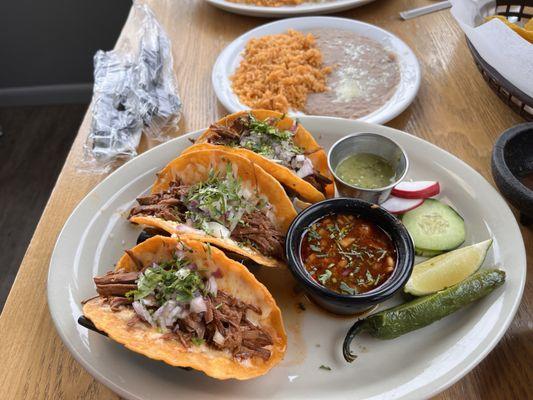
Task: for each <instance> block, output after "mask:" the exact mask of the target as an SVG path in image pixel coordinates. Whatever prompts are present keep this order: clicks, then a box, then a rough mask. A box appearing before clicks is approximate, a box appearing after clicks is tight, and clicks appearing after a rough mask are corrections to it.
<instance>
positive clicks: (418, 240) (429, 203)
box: [402, 199, 466, 251]
mask: <svg viewBox="0 0 533 400" xmlns="http://www.w3.org/2000/svg"><path fill="white" fill-rule="evenodd" d="M402 222H403V224H404V225H405V227H406V228H407V230H408V231H409V233H410V234H411V237H412V238H413V242H414V243H415V247H416V248H418V249H425V250H433V251H446V250H453V249H455V248H457V247H459V246H460V245H461V243H463V242H464V241H465V236H466V228H465V222H464V220H463V218H461V216H460V215H459V214H457V212H456V211H455V210H454V209H453V208H451V207H450V206H448V205H446V204H443V203H441V202H440V201H438V200H435V199H427V200H425V201H424V204H422V205H421V206H420V207H417V208H415V209H414V210H411V211H408V212H406V213H405V214H404V216H403V218H402Z"/></svg>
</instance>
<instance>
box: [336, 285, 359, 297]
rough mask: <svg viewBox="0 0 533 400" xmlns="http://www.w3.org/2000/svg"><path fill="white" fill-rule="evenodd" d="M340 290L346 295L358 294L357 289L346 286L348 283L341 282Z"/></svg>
mask: <svg viewBox="0 0 533 400" xmlns="http://www.w3.org/2000/svg"><path fill="white" fill-rule="evenodd" d="M339 288H340V289H341V290H342V291H343V292H344V293H346V294H349V295H352V296H353V295H354V294H357V289H354V288H353V287H350V286H348V285H347V284H346V282H341V283H340V285H339Z"/></svg>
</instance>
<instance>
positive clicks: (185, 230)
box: [176, 224, 204, 235]
mask: <svg viewBox="0 0 533 400" xmlns="http://www.w3.org/2000/svg"><path fill="white" fill-rule="evenodd" d="M176 233H195V234H200V235H202V234H204V233H203V232H202V231H200V230H198V229H195V228H192V227H190V226H188V225H185V224H180V225H176Z"/></svg>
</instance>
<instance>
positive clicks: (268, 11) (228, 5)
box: [207, 0, 374, 18]
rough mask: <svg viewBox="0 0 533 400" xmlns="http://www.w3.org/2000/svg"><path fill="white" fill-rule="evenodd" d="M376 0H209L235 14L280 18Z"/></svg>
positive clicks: (318, 12)
mask: <svg viewBox="0 0 533 400" xmlns="http://www.w3.org/2000/svg"><path fill="white" fill-rule="evenodd" d="M372 1H374V0H333V1H319V2H306V3H303V4H300V5H297V6H282V7H259V6H254V5H252V4H240V3H233V2H231V1H227V0H207V2H208V3H210V4H212V5H214V6H215V7H218V8H221V9H222V10H226V11H229V12H232V13H235V14H243V15H251V16H252V17H267V18H280V17H291V16H296V15H310V14H329V13H334V12H340V11H344V10H348V9H350V8H355V7H359V6H362V5H364V4H368V3H371V2H372Z"/></svg>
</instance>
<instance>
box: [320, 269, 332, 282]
mask: <svg viewBox="0 0 533 400" xmlns="http://www.w3.org/2000/svg"><path fill="white" fill-rule="evenodd" d="M329 278H331V271H330V270H329V269H327V270H325V271H324V273H323V274H321V275H319V276H318V280H319V281H320V283H322V285H325V284H326V282H327V281H329Z"/></svg>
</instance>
